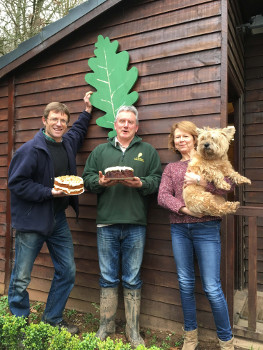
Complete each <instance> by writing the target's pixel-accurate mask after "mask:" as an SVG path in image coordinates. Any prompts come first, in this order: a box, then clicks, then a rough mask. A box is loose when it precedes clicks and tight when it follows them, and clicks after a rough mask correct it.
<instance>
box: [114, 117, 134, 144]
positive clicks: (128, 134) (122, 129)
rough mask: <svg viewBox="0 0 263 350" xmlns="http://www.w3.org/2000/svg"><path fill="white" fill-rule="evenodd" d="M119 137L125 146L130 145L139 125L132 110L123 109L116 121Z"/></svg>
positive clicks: (115, 125)
mask: <svg viewBox="0 0 263 350" xmlns="http://www.w3.org/2000/svg"><path fill="white" fill-rule="evenodd" d="M114 127H115V130H116V132H117V138H118V140H119V141H120V142H121V144H122V145H123V146H128V145H129V144H130V142H131V141H132V139H133V138H134V136H135V134H136V132H137V130H138V128H139V126H138V124H137V123H136V116H135V114H134V113H132V112H130V111H122V112H120V113H119V114H118V117H117V119H116V120H115V122H114Z"/></svg>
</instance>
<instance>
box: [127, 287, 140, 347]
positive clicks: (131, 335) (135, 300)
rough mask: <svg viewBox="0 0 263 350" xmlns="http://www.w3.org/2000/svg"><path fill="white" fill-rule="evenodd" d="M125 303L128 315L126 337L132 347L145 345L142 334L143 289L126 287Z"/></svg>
mask: <svg viewBox="0 0 263 350" xmlns="http://www.w3.org/2000/svg"><path fill="white" fill-rule="evenodd" d="M123 294H124V305H125V317H126V337H127V340H128V342H129V343H130V344H131V347H132V348H137V346H138V345H144V340H143V339H142V337H141V336H140V326H139V317H140V306H141V289H127V288H124V290H123Z"/></svg>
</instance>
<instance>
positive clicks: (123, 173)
mask: <svg viewBox="0 0 263 350" xmlns="http://www.w3.org/2000/svg"><path fill="white" fill-rule="evenodd" d="M104 173H105V178H106V179H125V178H131V177H134V170H133V169H132V168H130V167H127V166H114V167H110V168H107V169H105V171H104Z"/></svg>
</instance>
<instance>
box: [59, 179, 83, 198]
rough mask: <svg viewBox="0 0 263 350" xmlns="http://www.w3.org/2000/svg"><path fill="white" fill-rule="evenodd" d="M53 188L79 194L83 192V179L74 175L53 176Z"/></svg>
mask: <svg viewBox="0 0 263 350" xmlns="http://www.w3.org/2000/svg"><path fill="white" fill-rule="evenodd" d="M54 189H55V190H57V191H63V192H65V193H67V194H70V195H75V194H81V193H83V192H84V183H83V179H82V178H81V177H79V176H75V175H65V176H58V177H55V181H54Z"/></svg>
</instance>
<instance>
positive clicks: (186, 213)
mask: <svg viewBox="0 0 263 350" xmlns="http://www.w3.org/2000/svg"><path fill="white" fill-rule="evenodd" d="M179 212H180V213H182V214H185V215H190V216H194V217H196V218H202V217H203V216H204V215H203V214H200V213H194V212H192V211H191V210H189V209H188V208H187V207H182V208H181V209H180V210H179Z"/></svg>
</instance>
